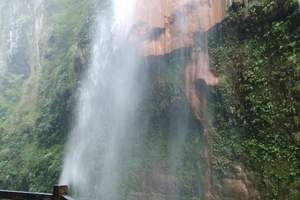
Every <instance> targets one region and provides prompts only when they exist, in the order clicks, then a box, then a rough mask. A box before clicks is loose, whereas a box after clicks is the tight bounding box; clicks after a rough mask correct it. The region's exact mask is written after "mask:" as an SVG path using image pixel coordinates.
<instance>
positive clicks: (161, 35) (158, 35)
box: [134, 0, 225, 55]
mask: <svg viewBox="0 0 300 200" xmlns="http://www.w3.org/2000/svg"><path fill="white" fill-rule="evenodd" d="M136 8H137V9H136V14H135V15H134V16H135V19H134V31H135V33H136V34H137V35H139V37H140V38H142V40H143V47H144V53H145V55H165V54H167V53H170V52H172V51H174V50H176V49H179V48H182V47H193V46H194V45H195V41H194V35H195V33H197V32H206V31H207V30H209V29H210V28H211V27H213V26H214V25H215V24H216V23H219V22H220V21H221V20H222V19H223V17H224V10H225V9H224V8H225V0H151V1H150V0H138V2H137V6H136Z"/></svg>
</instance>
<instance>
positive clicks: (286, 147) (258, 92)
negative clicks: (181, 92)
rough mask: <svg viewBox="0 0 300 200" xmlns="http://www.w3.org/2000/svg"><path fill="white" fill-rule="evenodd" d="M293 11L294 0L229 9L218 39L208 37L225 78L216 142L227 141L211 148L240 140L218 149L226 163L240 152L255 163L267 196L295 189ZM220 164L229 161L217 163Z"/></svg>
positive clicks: (296, 33)
mask: <svg viewBox="0 0 300 200" xmlns="http://www.w3.org/2000/svg"><path fill="white" fill-rule="evenodd" d="M299 17H300V15H299V8H298V4H297V3H296V2H295V1H265V2H264V3H262V4H261V5H260V6H253V7H251V8H250V10H249V15H248V16H246V17H245V16H243V15H242V12H238V13H232V14H231V16H230V17H229V18H228V19H227V20H226V21H225V23H224V24H223V30H224V36H223V42H221V45H218V44H216V42H215V43H214V42H211V49H210V54H211V55H212V57H213V60H214V61H213V65H214V66H215V67H216V70H217V71H218V72H219V73H220V74H222V76H223V77H222V78H223V79H224V80H223V85H222V86H221V87H219V88H218V89H217V91H216V96H219V97H221V98H219V99H218V101H219V102H221V105H218V104H220V103H216V104H215V105H214V106H215V109H217V110H220V109H221V110H224V108H222V106H223V105H225V106H227V108H228V110H227V111H226V110H225V112H224V113H223V114H221V115H219V116H217V119H216V122H215V123H216V126H217V130H216V135H215V137H216V143H217V144H218V143H225V144H226V145H224V146H221V147H218V146H215V148H216V149H217V150H215V151H217V152H216V153H217V155H219V154H220V152H218V151H223V150H224V149H227V148H228V145H227V143H229V144H236V143H240V145H229V146H232V148H231V151H230V152H228V151H226V150H225V152H227V155H225V156H224V155H223V156H221V157H223V159H225V160H226V159H227V164H228V162H234V158H239V160H240V161H242V162H243V163H244V164H245V165H246V166H247V167H248V168H249V169H251V171H254V172H255V174H256V176H257V177H258V178H259V179H260V180H259V181H257V182H258V184H260V185H261V187H260V188H261V189H262V194H263V196H264V198H265V199H298V198H299V195H300V194H299V176H300V167H299V166H300V161H299V155H300V146H299V139H297V137H298V135H299V131H300V126H299V117H300V116H299V113H300V110H299V109H300V103H299V95H300V93H299V88H298V87H299V78H300V76H299V75H300V74H299V69H300V65H299V63H300V53H299V52H300V42H299V41H300V26H299V25H300V24H299ZM236 38H238V39H239V40H236ZM222 99H226V100H222ZM229 99H230V101H228V100H229ZM220 100H222V101H223V103H222V101H220ZM218 101H217V102H218ZM222 104H223V105H222ZM226 123H227V124H226ZM232 127H234V128H232ZM233 130H235V131H234V132H233ZM238 132H239V133H238ZM227 136H229V137H227ZM225 137H226V138H225ZM236 146H237V147H236ZM217 157H218V156H217ZM228 159H229V161H228ZM222 163H223V164H222ZM224 164H225V165H224ZM222 165H224V167H226V166H228V165H226V162H221V164H219V165H217V168H218V167H221V169H223V167H222Z"/></svg>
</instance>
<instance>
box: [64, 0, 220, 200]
mask: <svg viewBox="0 0 300 200" xmlns="http://www.w3.org/2000/svg"><path fill="white" fill-rule="evenodd" d="M209 2H211V1H198V0H188V1H186V0H172V1H164V0H155V1H153V2H150V1H148V0H143V1H142V0H139V1H137V0H127V1H118V0H112V1H110V4H109V6H108V7H107V8H106V9H105V10H104V11H103V12H101V13H100V14H99V15H98V18H97V20H96V21H97V23H96V24H95V26H96V31H95V34H94V38H93V48H92V52H91V61H90V64H89V68H88V70H87V72H86V74H85V75H84V77H83V79H82V82H81V86H80V89H79V98H78V102H77V108H76V112H75V115H76V119H75V121H74V125H73V129H72V131H71V134H70V137H69V140H68V144H67V147H66V152H65V159H64V165H63V172H62V175H61V178H60V183H61V184H68V185H70V186H71V188H72V195H73V196H74V197H75V198H77V199H101V200H120V199H145V198H149V199H181V198H183V196H185V195H188V196H189V197H190V198H200V196H201V193H202V191H201V190H210V182H209V180H208V179H205V180H204V181H206V183H207V188H208V189H206V187H204V186H202V185H201V176H200V173H202V172H201V168H202V170H209V169H208V168H209V166H208V165H206V164H207V163H209V157H207V156H206V154H205V156H206V157H205V158H204V160H205V159H206V161H205V165H204V166H201V164H199V163H200V160H201V156H200V154H201V151H204V153H205V152H207V145H206V146H204V147H203V148H204V150H201V148H202V147H201V142H198V141H199V140H200V138H201V136H200V132H201V131H200V129H201V128H200V127H199V122H201V119H203V116H202V114H203V110H202V108H203V106H205V103H203V101H202V100H203V98H202V97H199V91H197V86H196V83H197V82H199V81H204V82H205V84H207V85H216V84H217V83H218V79H217V77H215V76H214V75H213V74H212V72H211V71H210V69H209V59H208V53H207V46H206V45H207V41H206V40H207V37H206V33H207V31H209V29H210V28H212V27H213V26H214V25H215V24H216V23H218V22H220V20H222V17H223V6H224V5H225V2H224V1H217V0H214V1H212V2H213V3H212V4H211V3H209ZM137 8H138V9H137ZM215 11H217V12H215ZM187 49H189V50H188V52H190V53H188V52H187ZM153 60H156V61H153ZM172 60H175V61H172ZM187 60H188V61H187ZM151 63H152V64H151ZM153 63H154V64H153ZM150 68H152V69H151V70H150ZM153 68H154V69H153ZM148 70H150V71H151V73H149V71H148ZM161 70H162V71H164V72H162V73H164V74H161V72H160V71H161ZM153 71H156V73H153ZM172 71H173V72H172ZM174 72H175V74H174ZM172 73H173V74H172ZM149 74H152V77H149V76H150V75H149ZM153 74H154V75H153ZM160 76H165V78H160ZM174 77H175V78H174ZM164 79H166V80H164ZM167 79H170V80H169V81H170V83H164V82H167V81H168V80H167ZM174 79H176V80H174ZM161 80H163V81H161ZM151 81H152V82H151ZM150 82H151V84H152V85H151V84H150ZM201 83H202V82H201ZM150 85H151V86H150ZM153 85H158V87H157V88H155V90H159V91H154V92H152V93H151V89H153V88H152V86H153ZM166 85H167V87H165V86H166ZM178 85H180V86H178ZM163 87H165V89H166V91H165V89H164V88H163ZM150 88H151V89H150ZM168 90H170V91H171V93H170V94H168V93H165V92H168ZM184 90H185V91H184ZM155 92H157V94H153V93H155ZM158 93H159V94H158ZM200 93H201V91H200ZM172 95H173V96H172ZM200 95H202V96H205V94H200ZM159 96H164V97H163V98H165V99H163V100H161V99H159V100H158V101H165V100H167V101H169V102H168V103H167V106H166V107H167V108H162V109H161V110H158V108H154V107H153V105H156V106H160V105H161V104H164V103H165V102H159V103H158V104H154V103H153V102H152V103H150V104H151V106H152V107H151V106H150V108H146V107H147V106H146V104H147V103H146V104H145V101H147V100H146V99H151V98H154V99H155V98H160V97H159ZM148 107H149V102H148ZM145 110H146V111H145ZM157 110H158V111H157ZM155 112H156V113H155ZM145 115H147V116H145ZM151 115H152V116H154V117H152V118H151ZM195 115H196V117H195ZM191 116H193V118H191ZM150 118H151V119H152V121H151V120H150ZM153 118H154V122H153ZM195 118H197V119H198V120H199V121H198V122H195V121H196V119H195ZM151 126H153V127H151ZM148 127H149V128H148ZM148 129H149V130H148ZM152 129H153V130H152ZM204 135H205V134H204ZM204 137H206V136H204ZM149 146H150V147H149ZM199 146H200V148H199ZM147 156H148V157H149V158H148V157H147ZM208 172H210V171H208ZM208 172H205V174H207V176H205V177H206V178H210V177H209V175H210V173H208ZM207 180H208V181H207ZM203 188H204V189H203ZM208 192H209V191H208ZM206 193H207V192H206Z"/></svg>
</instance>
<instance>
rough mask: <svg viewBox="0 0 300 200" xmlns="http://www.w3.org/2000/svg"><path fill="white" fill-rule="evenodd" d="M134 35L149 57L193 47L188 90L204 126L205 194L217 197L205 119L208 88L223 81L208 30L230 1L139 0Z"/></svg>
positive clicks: (207, 198)
mask: <svg viewBox="0 0 300 200" xmlns="http://www.w3.org/2000/svg"><path fill="white" fill-rule="evenodd" d="M137 1H138V2H137V8H136V14H135V15H134V16H135V19H134V22H133V29H132V38H133V39H134V38H138V40H139V41H142V51H143V53H144V55H145V56H151V57H153V56H164V55H168V54H170V53H172V52H173V51H175V50H178V49H182V48H189V49H191V50H192V53H191V60H190V62H189V63H188V64H187V66H185V73H184V78H185V90H186V96H187V97H188V99H189V102H190V105H191V107H192V109H193V111H194V113H195V116H196V117H197V119H198V120H199V121H200V122H201V123H202V125H203V127H204V133H203V135H204V146H203V154H204V158H203V159H204V163H205V173H204V176H203V180H202V181H203V185H204V186H203V193H204V194H203V195H204V199H205V200H213V199H214V195H213V189H212V183H211V169H210V155H209V146H210V140H211V139H210V131H209V130H210V129H209V127H208V124H207V123H206V120H205V115H204V112H205V111H204V110H205V107H206V105H205V104H206V98H205V95H206V94H205V93H206V87H207V85H209V86H214V85H217V84H218V83H219V80H218V78H217V77H216V76H215V75H214V74H213V73H212V72H211V71H210V68H209V67H210V66H209V56H208V50H207V32H208V30H209V29H211V28H212V27H214V26H215V25H216V24H217V23H219V22H221V21H222V20H223V18H224V13H225V8H226V0H137Z"/></svg>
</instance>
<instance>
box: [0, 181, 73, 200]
mask: <svg viewBox="0 0 300 200" xmlns="http://www.w3.org/2000/svg"><path fill="white" fill-rule="evenodd" d="M67 193H68V186H66V185H55V186H54V187H53V193H52V194H50V193H36V192H19V191H9V190H0V199H7V200H73V199H72V198H71V197H69V196H67Z"/></svg>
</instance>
